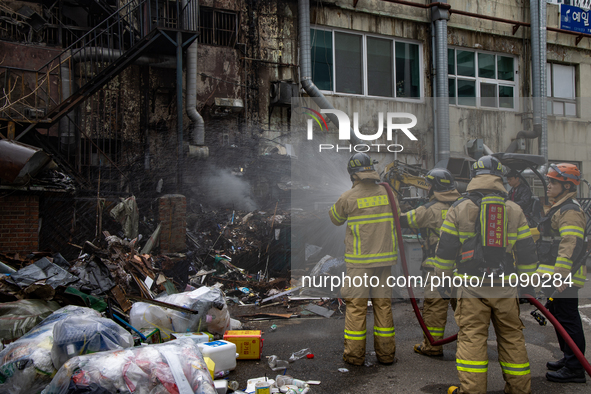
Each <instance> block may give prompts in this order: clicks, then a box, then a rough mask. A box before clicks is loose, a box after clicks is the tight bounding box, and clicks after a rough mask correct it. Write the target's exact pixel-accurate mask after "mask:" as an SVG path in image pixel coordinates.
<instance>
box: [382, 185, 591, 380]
mask: <svg viewBox="0 0 591 394" xmlns="http://www.w3.org/2000/svg"><path fill="white" fill-rule="evenodd" d="M380 185H382V186H384V188H385V189H386V192H387V193H388V200H389V201H390V207H391V208H392V212H393V213H394V215H393V216H394V223H396V239H397V241H398V245H400V246H401V247H400V248H399V249H400V255H401V260H402V270H403V272H404V276H405V277H406V278H407V281H406V283H407V286H406V288H407V290H408V294H409V296H410V302H411V304H412V308H413V310H414V312H415V315H416V316H417V320H418V321H419V324H420V325H421V329H422V330H423V333H424V334H425V336H426V337H427V339H429V343H431V345H432V346H439V345H445V344H446V343H450V342H453V341H455V340H456V339H457V337H458V336H457V334H456V335H452V336H451V337H447V338H444V339H440V340H439V341H436V340H435V339H433V336H432V335H431V333H430V332H429V330H428V329H427V326H426V325H425V321H424V320H423V316H422V315H421V312H420V311H419V307H418V305H417V300H416V298H415V295H414V292H413V290H412V287H410V285H409V281H408V276H409V275H408V267H407V266H406V254H405V252H404V243H403V242H404V241H403V239H402V231H401V227H400V219H399V217H398V215H396V212H398V207H397V206H396V199H395V197H394V194H393V193H392V189H391V188H390V185H389V184H387V183H385V182H382V183H380ZM523 297H525V298H527V300H528V301H529V303H530V304H532V305H533V306H535V307H536V308H538V310H539V311H540V312H542V314H543V315H544V316H545V317H546V318H547V319H548V320H550V322H551V323H552V325H553V326H554V328H555V329H556V331H558V333H559V334H560V336H561V337H562V338H563V339H564V341H565V342H566V344H567V345H568V346H569V347H570V349H571V350H572V351H573V353H574V354H575V356H576V357H577V360H579V362H580V363H581V365H582V366H583V368H585V371H587V373H588V374H589V376H591V364H589V362H588V361H587V359H586V358H585V356H584V355H583V353H582V352H581V351H580V350H579V348H578V347H577V345H576V344H575V343H574V341H573V340H572V338H571V337H570V335H568V333H567V332H566V330H565V329H564V327H562V325H561V324H560V323H559V322H558V320H556V318H555V317H554V316H553V315H552V314H551V313H550V311H549V310H548V309H546V308H545V307H544V306H543V305H542V304H541V303H540V302H539V301H538V300H536V299H535V298H534V297H532V296H531V295H529V294H523Z"/></svg>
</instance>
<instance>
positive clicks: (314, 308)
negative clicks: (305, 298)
mask: <svg viewBox="0 0 591 394" xmlns="http://www.w3.org/2000/svg"><path fill="white" fill-rule="evenodd" d="M304 309H306V310H308V311H310V312H314V313H315V314H317V315H320V316H323V317H326V318H329V317H331V316H332V314H333V313H334V311H331V310H330V309H328V308H324V307H322V306H318V305H315V304H309V305H307V306H305V307H304Z"/></svg>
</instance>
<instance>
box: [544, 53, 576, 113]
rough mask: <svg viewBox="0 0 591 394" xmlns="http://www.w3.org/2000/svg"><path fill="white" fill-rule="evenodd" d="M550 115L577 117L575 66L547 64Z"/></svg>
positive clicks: (547, 92) (547, 91)
mask: <svg viewBox="0 0 591 394" xmlns="http://www.w3.org/2000/svg"><path fill="white" fill-rule="evenodd" d="M546 89H547V90H546V95H547V96H548V101H547V104H548V107H547V108H548V115H555V116H573V117H576V116H577V102H576V98H575V66H569V65H564V64H556V63H546Z"/></svg>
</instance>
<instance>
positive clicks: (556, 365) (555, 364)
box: [546, 357, 564, 371]
mask: <svg viewBox="0 0 591 394" xmlns="http://www.w3.org/2000/svg"><path fill="white" fill-rule="evenodd" d="M562 367H564V357H562V358H561V359H560V360H558V361H548V362H547V363H546V368H547V369H549V370H550V371H558V370H559V369H560V368H562Z"/></svg>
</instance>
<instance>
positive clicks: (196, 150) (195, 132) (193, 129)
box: [183, 0, 209, 159]
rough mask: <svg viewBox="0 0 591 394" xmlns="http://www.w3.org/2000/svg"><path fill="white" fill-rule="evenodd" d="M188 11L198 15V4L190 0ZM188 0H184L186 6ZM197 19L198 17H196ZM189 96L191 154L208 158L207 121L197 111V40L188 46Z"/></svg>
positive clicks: (187, 104)
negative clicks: (206, 142)
mask: <svg viewBox="0 0 591 394" xmlns="http://www.w3.org/2000/svg"><path fill="white" fill-rule="evenodd" d="M189 2H190V4H189V6H188V7H189V8H188V12H194V13H195V15H197V10H198V4H197V0H195V1H194V2H193V1H191V0H189ZM186 4H187V1H186V0H184V1H183V7H185V6H186ZM195 20H197V18H195ZM186 94H187V96H186V99H185V100H186V107H187V116H188V117H189V119H191V124H190V125H189V135H190V136H191V143H192V144H194V145H196V146H192V145H191V144H189V156H191V157H193V158H197V159H206V158H207V157H208V156H209V148H208V147H207V146H204V145H205V122H204V121H203V117H202V116H201V114H200V113H199V112H198V111H197V40H195V41H194V42H193V43H192V44H191V45H190V46H189V48H187V93H186Z"/></svg>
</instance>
